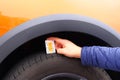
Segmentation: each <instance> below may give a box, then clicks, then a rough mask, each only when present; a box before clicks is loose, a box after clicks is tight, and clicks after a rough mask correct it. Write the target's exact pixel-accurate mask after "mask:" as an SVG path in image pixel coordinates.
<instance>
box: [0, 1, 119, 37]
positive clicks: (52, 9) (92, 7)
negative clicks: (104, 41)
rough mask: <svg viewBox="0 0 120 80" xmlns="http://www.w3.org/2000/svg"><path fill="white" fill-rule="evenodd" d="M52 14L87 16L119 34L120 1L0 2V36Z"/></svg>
mask: <svg viewBox="0 0 120 80" xmlns="http://www.w3.org/2000/svg"><path fill="white" fill-rule="evenodd" d="M53 14H79V15H83V16H88V17H91V18H94V19H97V20H99V21H101V22H103V23H105V24H107V25H109V26H111V27H112V28H113V29H114V30H116V31H117V32H119V33H120V27H119V26H120V0H0V36H2V35H3V34H5V33H6V32H8V31H9V30H11V29H13V28H14V27H16V26H17V25H20V24H22V23H24V22H26V21H29V20H31V19H34V18H38V17H42V16H48V15H53Z"/></svg>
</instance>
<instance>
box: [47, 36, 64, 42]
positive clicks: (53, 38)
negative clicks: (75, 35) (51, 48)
mask: <svg viewBox="0 0 120 80" xmlns="http://www.w3.org/2000/svg"><path fill="white" fill-rule="evenodd" d="M47 40H53V41H55V42H57V43H64V39H61V38H58V37H49V38H47Z"/></svg>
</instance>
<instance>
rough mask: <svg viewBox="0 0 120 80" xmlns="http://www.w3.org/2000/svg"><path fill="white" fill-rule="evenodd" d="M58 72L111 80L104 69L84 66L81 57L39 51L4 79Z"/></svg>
mask: <svg viewBox="0 0 120 80" xmlns="http://www.w3.org/2000/svg"><path fill="white" fill-rule="evenodd" d="M56 73H72V74H77V75H80V76H82V77H85V78H87V80H111V79H110V77H109V75H108V74H107V73H106V72H105V71H104V70H102V69H99V68H93V67H87V66H82V64H81V62H80V59H72V58H67V57H64V56H61V55H57V54H49V55H47V54H44V53H42V54H41V53H37V54H34V55H31V56H29V57H28V58H26V59H23V60H22V61H21V62H20V63H19V64H17V65H16V66H15V67H14V68H13V69H12V70H11V71H10V73H8V75H7V76H6V78H5V79H4V80H41V79H42V78H44V77H46V76H48V75H51V74H56Z"/></svg>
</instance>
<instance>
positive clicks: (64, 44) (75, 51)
mask: <svg viewBox="0 0 120 80" xmlns="http://www.w3.org/2000/svg"><path fill="white" fill-rule="evenodd" d="M47 40H53V41H55V48H56V50H57V53H58V54H62V55H65V56H67V57H71V58H80V57H81V47H79V46H77V45H75V44H74V43H73V42H71V41H69V40H66V39H61V38H57V37H49V38H48V39H47Z"/></svg>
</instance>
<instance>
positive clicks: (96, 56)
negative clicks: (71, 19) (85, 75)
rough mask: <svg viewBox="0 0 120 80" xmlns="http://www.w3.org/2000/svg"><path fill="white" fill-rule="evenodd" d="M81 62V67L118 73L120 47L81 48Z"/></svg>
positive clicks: (119, 68) (119, 67) (119, 69)
mask: <svg viewBox="0 0 120 80" xmlns="http://www.w3.org/2000/svg"><path fill="white" fill-rule="evenodd" d="M81 61H82V64H83V65H88V66H95V67H100V68H104V69H109V70H115V71H120V47H115V48H112V47H100V46H92V47H83V48H82V52H81Z"/></svg>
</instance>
